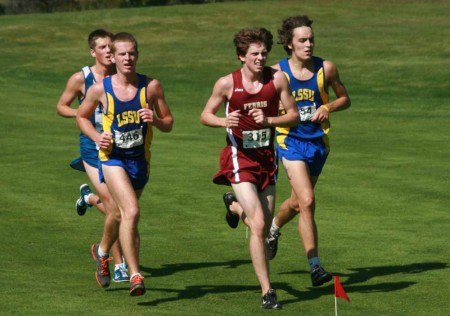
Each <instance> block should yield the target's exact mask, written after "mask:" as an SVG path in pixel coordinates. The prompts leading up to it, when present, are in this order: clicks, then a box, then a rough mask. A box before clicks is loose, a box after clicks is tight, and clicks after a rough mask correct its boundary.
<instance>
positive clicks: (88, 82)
mask: <svg viewBox="0 0 450 316" xmlns="http://www.w3.org/2000/svg"><path fill="white" fill-rule="evenodd" d="M81 71H82V72H83V76H84V95H86V93H87V90H88V89H89V88H90V87H91V86H93V85H94V83H95V77H94V74H93V73H92V71H91V67H89V66H84V67H83V68H82V69H81ZM83 100H84V97H83V98H78V103H79V104H80V105H81V103H82V102H83ZM102 113H103V109H102V105H101V104H99V105H98V106H97V108H96V109H95V112H94V113H93V114H92V116H91V117H90V118H89V120H90V121H91V123H92V125H94V127H95V129H96V130H97V132H99V133H101V132H103V128H102Z"/></svg>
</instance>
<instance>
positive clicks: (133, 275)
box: [130, 272, 142, 280]
mask: <svg viewBox="0 0 450 316" xmlns="http://www.w3.org/2000/svg"><path fill="white" fill-rule="evenodd" d="M136 275H140V276H142V275H141V274H140V273H139V272H138V273H133V274H132V275H131V276H130V280H131V279H132V278H134V277H135V276H136Z"/></svg>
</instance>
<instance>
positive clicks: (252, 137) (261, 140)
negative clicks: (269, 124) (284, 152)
mask: <svg viewBox="0 0 450 316" xmlns="http://www.w3.org/2000/svg"><path fill="white" fill-rule="evenodd" d="M270 136H271V135H270V128H265V129H259V130H255V131H243V132H242V139H243V145H244V148H260V147H267V146H269V145H270Z"/></svg>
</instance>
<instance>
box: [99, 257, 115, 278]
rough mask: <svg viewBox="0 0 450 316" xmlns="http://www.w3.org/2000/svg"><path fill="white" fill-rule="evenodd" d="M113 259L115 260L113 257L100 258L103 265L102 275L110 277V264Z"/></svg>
mask: <svg viewBox="0 0 450 316" xmlns="http://www.w3.org/2000/svg"><path fill="white" fill-rule="evenodd" d="M112 259H113V258H112V257H108V258H100V262H101V263H102V274H103V275H108V274H109V270H108V262H109V261H111V260H112Z"/></svg>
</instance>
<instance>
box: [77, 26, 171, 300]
mask: <svg viewBox="0 0 450 316" xmlns="http://www.w3.org/2000/svg"><path fill="white" fill-rule="evenodd" d="M111 53H112V60H113V62H114V63H115V64H116V69H117V73H116V74H114V75H112V76H110V77H107V78H105V79H103V81H102V82H98V83H96V84H95V85H93V86H92V87H91V88H90V89H89V91H88V93H87V95H86V98H85V100H84V101H83V104H82V106H81V107H80V109H79V110H78V114H77V123H78V126H79V128H80V130H81V131H82V132H83V133H84V134H86V135H87V136H88V137H89V138H90V139H92V140H93V141H94V142H95V143H96V144H97V146H98V147H99V148H100V151H99V157H100V161H99V176H100V179H101V181H103V182H105V183H106V185H107V187H108V189H109V191H110V192H111V195H112V196H113V199H114V201H115V202H116V204H117V205H118V210H117V212H116V214H115V217H114V218H109V219H108V220H107V221H105V227H104V232H103V236H102V240H101V242H100V243H94V244H93V245H92V247H91V254H92V257H93V259H94V260H95V262H96V264H97V271H96V278H97V281H98V282H99V283H100V284H103V283H108V282H109V267H108V261H109V260H108V257H109V254H108V253H109V250H110V249H111V246H112V244H113V242H114V240H115V239H117V237H119V240H120V244H121V246H122V250H123V253H124V257H125V259H126V262H127V264H128V270H129V272H130V295H132V296H136V295H143V294H144V293H145V291H146V289H145V286H144V282H143V279H144V277H143V276H142V275H141V274H140V270H139V248H140V247H139V244H140V238H139V231H138V222H139V216H140V209H139V197H140V196H141V194H142V191H143V189H144V186H145V184H146V183H147V181H148V176H149V170H150V143H151V140H152V128H153V127H156V128H158V129H159V130H160V131H162V132H170V131H171V130H172V125H173V117H172V114H171V112H170V109H169V106H168V104H167V102H166V99H165V96H164V91H163V89H162V86H161V84H160V82H159V81H158V80H156V79H152V78H148V77H147V76H144V75H140V74H138V73H137V72H136V63H137V60H138V44H137V42H136V39H135V38H134V37H133V36H132V35H131V34H129V33H125V32H121V33H118V34H116V35H115V36H114V37H113V40H112V44H111ZM100 103H101V104H103V129H104V131H103V132H101V133H100V132H98V131H97V130H96V129H95V127H94V126H93V125H92V124H91V122H90V120H89V118H90V117H91V115H92V114H93V113H94V111H95V109H96V107H97V106H98V104H100Z"/></svg>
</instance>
